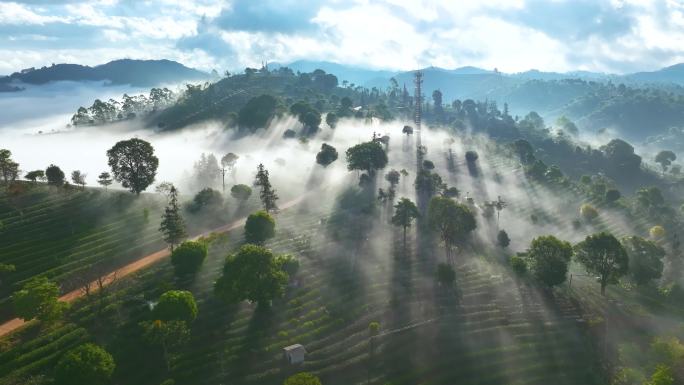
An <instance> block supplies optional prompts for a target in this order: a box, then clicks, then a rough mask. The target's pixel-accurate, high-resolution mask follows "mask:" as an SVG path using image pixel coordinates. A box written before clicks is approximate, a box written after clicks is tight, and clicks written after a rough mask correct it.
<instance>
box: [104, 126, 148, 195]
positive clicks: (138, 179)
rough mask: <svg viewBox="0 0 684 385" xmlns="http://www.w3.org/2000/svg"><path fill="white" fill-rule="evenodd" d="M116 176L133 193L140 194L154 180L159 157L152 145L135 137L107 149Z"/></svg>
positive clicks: (110, 165)
mask: <svg viewBox="0 0 684 385" xmlns="http://www.w3.org/2000/svg"><path fill="white" fill-rule="evenodd" d="M107 157H108V158H109V161H108V163H109V167H110V168H111V169H112V173H113V174H114V178H115V179H116V180H117V181H118V182H120V183H121V185H122V186H123V187H125V188H127V189H129V190H130V191H131V192H132V193H135V194H138V195H139V194H140V193H141V192H143V191H145V189H147V187H148V186H149V185H151V184H152V183H153V182H154V178H155V176H156V175H157V167H159V159H158V158H157V157H156V156H155V155H154V148H153V147H152V145H151V144H150V143H148V142H146V141H144V140H142V139H138V138H133V139H129V140H122V141H120V142H117V143H116V144H115V145H114V147H112V148H110V149H109V150H108V151H107Z"/></svg>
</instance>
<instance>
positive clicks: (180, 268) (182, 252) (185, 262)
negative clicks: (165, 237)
mask: <svg viewBox="0 0 684 385" xmlns="http://www.w3.org/2000/svg"><path fill="white" fill-rule="evenodd" d="M206 257H207V245H206V244H205V243H203V242H197V241H185V242H183V243H181V244H180V246H178V247H177V248H176V249H174V250H173V252H172V253H171V264H173V267H174V270H175V272H176V275H177V276H184V275H187V274H194V273H196V272H197V270H199V268H200V266H202V263H203V262H204V259H205V258H206Z"/></svg>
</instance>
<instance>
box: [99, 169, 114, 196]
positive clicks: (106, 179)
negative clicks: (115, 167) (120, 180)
mask: <svg viewBox="0 0 684 385" xmlns="http://www.w3.org/2000/svg"><path fill="white" fill-rule="evenodd" d="M97 183H98V184H99V185H100V186H102V187H104V188H105V191H107V187H109V185H111V184H112V176H111V175H110V174H109V173H108V172H106V171H104V172H101V173H100V175H98V177H97Z"/></svg>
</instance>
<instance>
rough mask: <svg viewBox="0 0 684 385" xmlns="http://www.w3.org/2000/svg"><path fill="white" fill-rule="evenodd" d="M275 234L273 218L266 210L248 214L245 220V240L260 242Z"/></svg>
mask: <svg viewBox="0 0 684 385" xmlns="http://www.w3.org/2000/svg"><path fill="white" fill-rule="evenodd" d="M274 235H275V219H273V217H272V216H271V215H270V214H269V213H267V212H266V211H263V210H262V211H257V212H255V213H253V214H250V215H249V217H247V221H246V222H245V240H246V241H247V242H249V243H256V244H261V243H263V242H264V241H266V240H267V239H269V238H273V236H274Z"/></svg>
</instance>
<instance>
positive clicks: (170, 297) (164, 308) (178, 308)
mask: <svg viewBox="0 0 684 385" xmlns="http://www.w3.org/2000/svg"><path fill="white" fill-rule="evenodd" d="M154 317H155V319H158V320H162V321H184V322H186V323H188V324H190V323H191V322H192V321H194V320H195V318H197V303H196V302H195V297H193V295H192V293H191V292H189V291H186V290H169V291H167V292H166V293H164V294H162V295H161V297H159V301H158V302H157V305H156V306H155V307H154Z"/></svg>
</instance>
